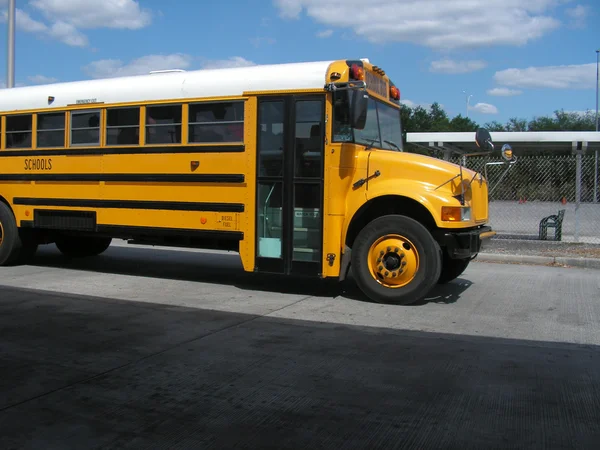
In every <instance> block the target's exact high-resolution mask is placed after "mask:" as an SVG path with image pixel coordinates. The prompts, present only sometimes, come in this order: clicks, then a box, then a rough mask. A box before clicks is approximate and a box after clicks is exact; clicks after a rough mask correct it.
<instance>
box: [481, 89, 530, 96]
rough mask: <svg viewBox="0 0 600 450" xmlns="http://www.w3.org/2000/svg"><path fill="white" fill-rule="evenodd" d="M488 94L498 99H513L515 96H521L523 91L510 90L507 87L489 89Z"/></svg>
mask: <svg viewBox="0 0 600 450" xmlns="http://www.w3.org/2000/svg"><path fill="white" fill-rule="evenodd" d="M487 93H488V94H489V95H493V96H496V97H512V96H515V95H521V94H522V93H523V91H520V90H518V89H509V88H506V87H497V88H493V89H488V91H487Z"/></svg>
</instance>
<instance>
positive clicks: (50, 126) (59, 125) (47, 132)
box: [37, 112, 65, 148]
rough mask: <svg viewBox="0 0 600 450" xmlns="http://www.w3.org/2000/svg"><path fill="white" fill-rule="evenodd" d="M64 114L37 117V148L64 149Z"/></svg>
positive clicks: (39, 115)
mask: <svg viewBox="0 0 600 450" xmlns="http://www.w3.org/2000/svg"><path fill="white" fill-rule="evenodd" d="M64 145H65V113H64V112H59V113H45V114H38V116H37V146H38V148H48V147H64Z"/></svg>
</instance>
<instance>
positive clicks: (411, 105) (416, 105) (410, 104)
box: [400, 99, 446, 111]
mask: <svg viewBox="0 0 600 450" xmlns="http://www.w3.org/2000/svg"><path fill="white" fill-rule="evenodd" d="M400 103H401V104H403V105H406V106H408V107H409V108H411V109H415V108H419V107H420V108H423V109H426V110H427V111H429V110H430V109H431V105H432V103H422V102H421V103H420V102H414V101H412V100H409V99H406V100H400ZM439 106H440V108H442V109H446V108H445V106H444V105H443V103H439Z"/></svg>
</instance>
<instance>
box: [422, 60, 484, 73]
mask: <svg viewBox="0 0 600 450" xmlns="http://www.w3.org/2000/svg"><path fill="white" fill-rule="evenodd" d="M486 66H487V63H486V62H485V61H481V60H471V61H454V60H451V59H448V58H444V59H440V60H437V61H432V62H431V64H430V66H429V70H430V71H431V72H437V73H448V74H460V73H469V72H475V71H477V70H481V69H484V68H485V67H486Z"/></svg>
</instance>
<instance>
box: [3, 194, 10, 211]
mask: <svg viewBox="0 0 600 450" xmlns="http://www.w3.org/2000/svg"><path fill="white" fill-rule="evenodd" d="M0 202H2V203H4V204H5V205H6V206H8V207H9V208H10V210H11V211H12V208H11V207H10V203H8V200H6V199H5V198H4V197H2V196H1V195H0Z"/></svg>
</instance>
